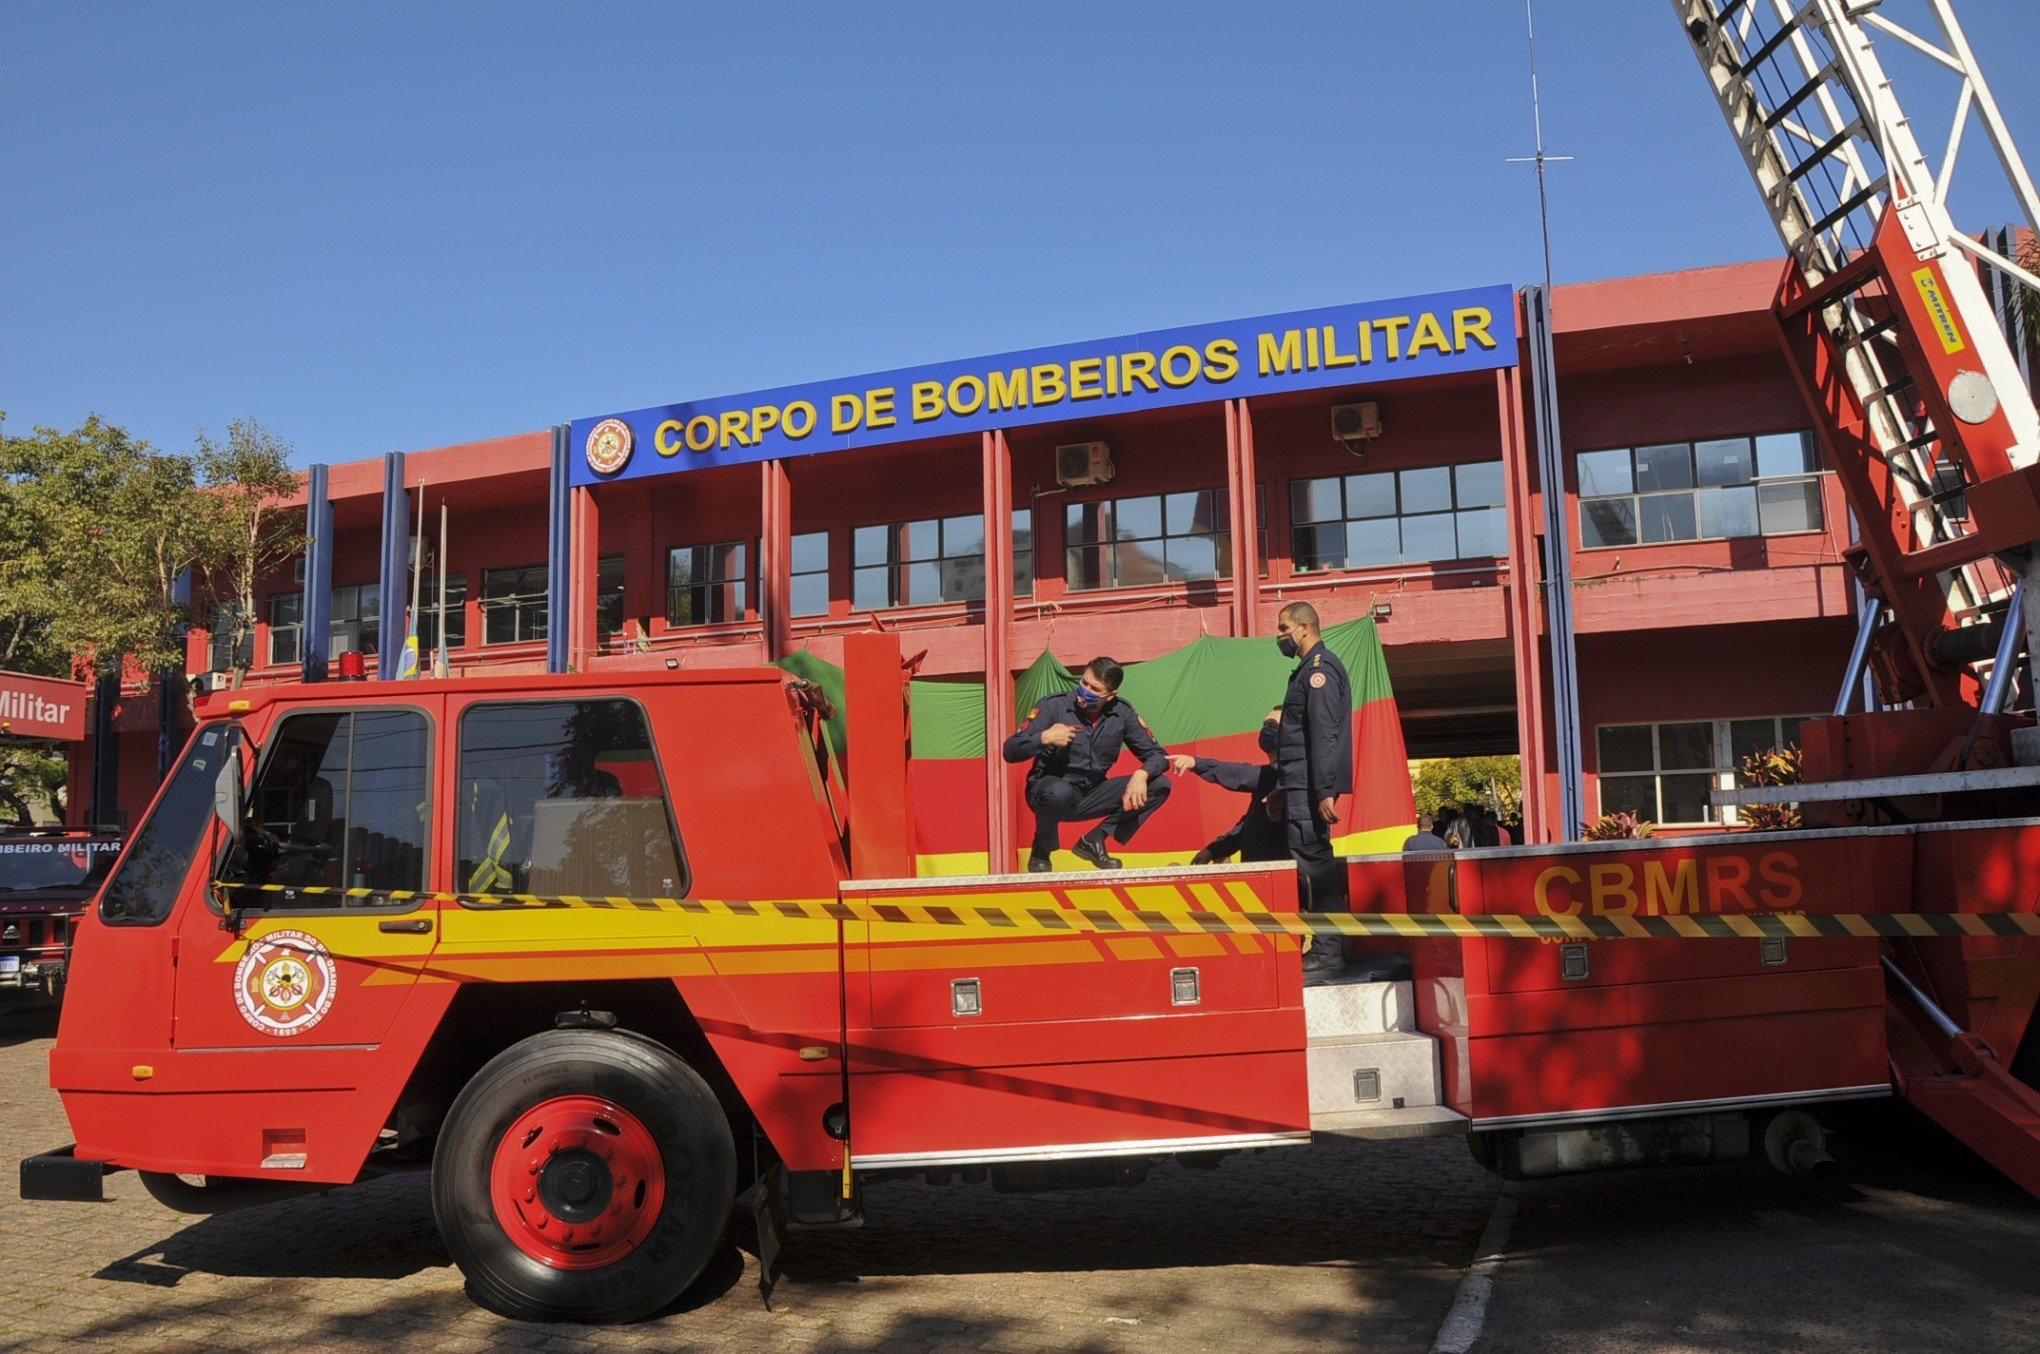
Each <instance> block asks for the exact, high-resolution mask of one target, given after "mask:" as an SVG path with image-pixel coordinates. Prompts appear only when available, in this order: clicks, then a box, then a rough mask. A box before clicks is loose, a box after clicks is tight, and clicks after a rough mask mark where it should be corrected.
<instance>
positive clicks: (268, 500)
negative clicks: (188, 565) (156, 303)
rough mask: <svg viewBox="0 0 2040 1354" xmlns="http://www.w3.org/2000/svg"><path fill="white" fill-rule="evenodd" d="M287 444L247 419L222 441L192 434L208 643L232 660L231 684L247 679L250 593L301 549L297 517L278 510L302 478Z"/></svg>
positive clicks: (251, 630) (231, 426)
mask: <svg viewBox="0 0 2040 1354" xmlns="http://www.w3.org/2000/svg"><path fill="white" fill-rule="evenodd" d="M291 451H292V447H291V444H290V443H288V442H286V441H284V440H283V439H281V438H279V437H278V436H276V434H274V433H272V432H271V431H269V429H267V428H265V427H263V426H262V425H261V424H260V423H258V422H256V421H255V420H254V419H252V418H238V419H235V420H234V421H233V422H232V423H230V424H228V425H227V440H226V441H225V442H224V443H221V442H216V441H214V440H213V438H212V435H211V434H209V433H207V432H206V431H205V430H204V429H203V428H201V429H199V433H198V452H197V461H198V471H199V475H200V477H201V479H202V480H203V482H204V485H205V491H206V492H205V496H206V499H207V506H208V512H207V515H206V517H207V526H208V528H209V530H208V532H207V537H208V539H207V550H206V551H205V554H206V559H205V561H204V562H205V564H206V565H207V566H209V567H208V571H207V574H206V593H207V595H208V596H209V597H210V599H211V601H212V625H213V638H214V639H215V640H216V641H219V642H220V643H222V644H224V645H225V647H226V650H227V652H228V653H231V654H232V655H234V660H233V672H234V685H236V686H239V685H240V684H241V680H242V679H243V678H244V677H245V676H247V672H248V666H247V664H246V663H245V662H244V661H242V653H243V648H244V643H245V642H247V641H249V640H250V639H251V638H252V636H253V635H254V633H255V614H256V613H255V588H256V585H257V584H259V583H261V582H262V580H264V579H265V578H267V577H269V576H270V575H271V574H273V573H275V572H276V571H277V570H278V569H279V568H281V567H282V566H283V565H284V564H285V563H287V562H288V561H289V560H291V559H292V558H294V557H296V556H297V555H298V554H300V553H301V552H302V551H303V550H304V548H305V540H306V536H305V530H304V526H303V520H304V519H303V517H302V515H301V514H299V513H297V512H296V511H294V510H291V509H287V508H285V507H284V506H283V504H284V501H285V500H286V499H288V498H290V497H291V495H293V494H295V493H297V491H298V489H299V488H300V487H301V486H302V485H303V483H304V477H303V476H302V475H300V474H299V473H298V472H297V471H295V470H292V469H291V468H290V455H291Z"/></svg>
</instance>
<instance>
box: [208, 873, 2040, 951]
mask: <svg viewBox="0 0 2040 1354" xmlns="http://www.w3.org/2000/svg"><path fill="white" fill-rule="evenodd" d="M213 887H214V888H215V889H218V890H220V891H222V892H225V893H263V894H278V895H283V896H286V897H288V898H290V899H292V900H295V899H298V898H320V897H332V898H339V899H342V900H344V902H343V904H342V905H343V906H345V905H347V904H353V905H356V906H363V907H376V906H387V905H391V904H401V903H452V904H456V905H458V906H461V907H465V908H471V909H480V910H513V909H518V908H594V909H598V910H613V911H640V912H680V913H687V914H691V915H695V916H702V917H718V918H742V919H746V920H754V921H768V922H769V921H836V922H867V923H878V924H890V925H919V926H931V925H932V926H948V927H956V928H959V929H963V930H969V931H976V932H980V933H985V934H992V935H1018V934H1035V935H1039V934H1044V933H1051V932H1058V933H1070V932H1098V933H1108V934H1120V933H1129V932H1131V933H1139V932H1148V933H1155V934H1162V935H1227V934H1252V935H1291V936H1304V935H1334V936H1390V937H1399V938H1402V939H1418V938H1422V937H1435V936H1449V937H1457V938H1459V939H1474V938H1492V939H1511V940H1532V939H1559V940H1650V939H1683V940H1707V939H1745V940H1748V939H1788V940H1796V939H1811V938H1816V937H1844V938H1856V939H1868V938H1871V937H1876V936H1894V937H1925V936H2040V914H2035V913H2030V912H1893V913H1883V914H1870V913H1829V914H1823V915H1813V914H1807V913H1763V914H1756V913H1750V914H1743V913H1730V914H1719V913H1717V914H1707V915H1694V914H1682V915H1678V916H1626V917H1553V916H1544V915H1540V914H1526V915H1518V914H1514V913H1499V914H1485V915H1474V916H1466V915H1461V914H1458V913H1439V912H1270V911H1267V910H1266V909H1263V908H1258V907H1241V908H1237V909H1233V908H1221V909H1212V910H1209V911H1206V910H1201V909H1195V908H1190V907H1183V908H1154V907H1134V906H1131V905H1129V906H1125V907H1090V906H1082V907H1077V906H1073V907H1040V906H1031V905H1028V904H1026V903H1023V902H1018V901H1015V902H978V901H965V900H962V899H954V900H949V901H944V902H939V903H938V902H915V903H904V902H902V903H880V902H873V901H870V900H868V899H836V898H790V899H789V898H782V899H771V900H757V901H746V900H742V899H712V898H622V897H594V896H588V897H583V896H578V895H574V894H552V895H547V894H536V893H442V892H432V891H427V890H412V889H367V888H331V887H323V886H314V887H305V888H300V887H296V886H293V885H284V884H227V883H215V884H214V885H213ZM1036 896H1039V895H1038V894H1037V895H1036Z"/></svg>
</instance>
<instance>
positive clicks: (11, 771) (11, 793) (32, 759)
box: [0, 744, 70, 826]
mask: <svg viewBox="0 0 2040 1354" xmlns="http://www.w3.org/2000/svg"><path fill="white" fill-rule="evenodd" d="M69 771H70V765H69V763H68V762H67V761H66V760H65V758H64V754H63V753H61V752H54V751H52V750H50V749H49V748H46V747H37V746H35V745H33V744H29V745H25V746H22V747H12V748H0V818H7V819H11V820H12V821H14V822H16V823H19V824H22V825H24V826H26V825H28V824H30V823H36V822H43V821H49V822H61V821H63V817H64V781H65V779H66V776H67V775H68V773H69Z"/></svg>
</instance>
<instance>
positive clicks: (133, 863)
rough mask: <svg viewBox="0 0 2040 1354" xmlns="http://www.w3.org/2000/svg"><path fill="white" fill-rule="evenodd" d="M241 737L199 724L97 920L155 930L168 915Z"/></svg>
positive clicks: (112, 881)
mask: <svg viewBox="0 0 2040 1354" xmlns="http://www.w3.org/2000/svg"><path fill="white" fill-rule="evenodd" d="M236 737H237V735H236V734H235V733H234V732H233V731H232V730H231V729H229V728H228V727H226V726H224V725H220V724H206V725H201V726H200V727H199V729H198V731H197V732H195V733H194V734H192V736H191V744H190V746H188V747H186V748H185V749H184V761H183V762H182V764H180V765H179V766H178V768H177V769H176V770H175V771H173V772H172V773H171V774H170V783H169V785H167V786H165V787H164V790H163V796H162V798H160V799H158V800H157V801H156V806H155V808H154V809H153V810H151V811H150V813H149V816H148V818H147V820H146V821H144V822H143V824H142V827H141V830H140V831H139V832H137V833H136V834H135V841H134V846H133V848H132V849H130V850H129V851H128V853H127V857H126V859H124V860H122V861H121V862H120V868H118V869H117V870H115V871H114V872H113V877H112V878H110V879H108V880H107V881H106V891H105V892H103V893H101V894H100V895H99V915H100V917H101V919H102V920H104V921H106V922H107V923H108V924H110V925H113V926H154V925H155V924H156V923H157V922H160V921H162V920H163V919H164V918H166V917H168V916H169V915H170V909H171V908H172V907H174V906H175V905H176V903H177V891H178V890H179V889H180V888H182V887H183V885H184V876H185V875H186V874H187V873H188V872H189V871H190V869H191V859H192V857H193V856H195V855H197V854H198V848H199V843H200V842H201V841H202V840H203V839H204V835H205V830H206V825H207V824H208V823H210V822H211V821H212V812H213V784H214V782H216V781H217V780H218V779H219V776H220V767H222V766H223V765H225V764H226V760H227V758H229V757H231V756H232V755H233V748H234V742H235V739H236Z"/></svg>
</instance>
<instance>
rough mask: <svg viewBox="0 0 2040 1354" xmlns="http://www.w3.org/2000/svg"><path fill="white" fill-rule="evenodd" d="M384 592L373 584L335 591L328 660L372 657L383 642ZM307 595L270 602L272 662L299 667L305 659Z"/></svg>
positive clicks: (281, 595) (285, 596) (296, 594)
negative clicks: (346, 656) (357, 655)
mask: <svg viewBox="0 0 2040 1354" xmlns="http://www.w3.org/2000/svg"><path fill="white" fill-rule="evenodd" d="M381 618H382V591H381V589H380V588H379V587H377V585H375V584H373V583H362V584H356V585H352V586H349V587H345V588H335V589H333V612H332V616H331V618H330V620H329V622H328V625H327V628H326V657H328V658H338V657H339V656H340V655H341V654H343V653H349V652H356V653H364V654H371V653H374V652H375V651H376V643H377V641H378V639H379V638H380V631H381ZM304 629H305V595H304V594H303V593H301V592H285V593H278V594H277V595H275V596H274V597H271V598H270V599H269V661H270V662H271V663H296V662H300V661H302V660H303V658H304Z"/></svg>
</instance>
